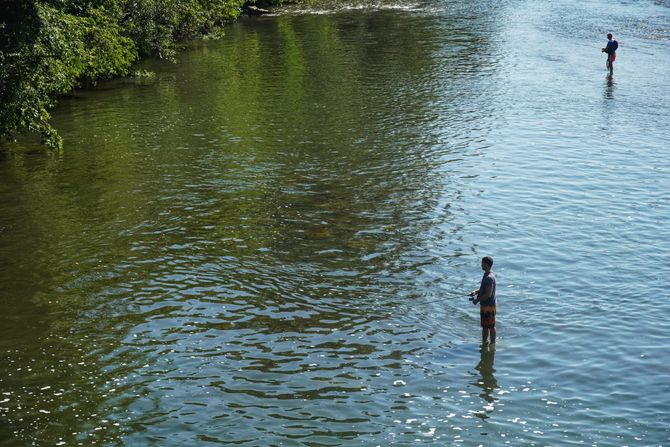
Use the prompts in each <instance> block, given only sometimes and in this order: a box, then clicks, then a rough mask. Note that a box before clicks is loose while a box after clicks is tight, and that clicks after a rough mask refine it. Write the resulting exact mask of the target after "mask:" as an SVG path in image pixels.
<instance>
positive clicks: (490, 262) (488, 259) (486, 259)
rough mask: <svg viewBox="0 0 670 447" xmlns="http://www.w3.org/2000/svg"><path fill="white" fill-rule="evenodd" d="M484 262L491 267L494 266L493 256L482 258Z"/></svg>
mask: <svg viewBox="0 0 670 447" xmlns="http://www.w3.org/2000/svg"><path fill="white" fill-rule="evenodd" d="M482 262H483V263H485V264H486V265H488V266H489V267H493V258H492V257H491V256H484V257H483V258H482Z"/></svg>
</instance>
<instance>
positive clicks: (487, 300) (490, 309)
mask: <svg viewBox="0 0 670 447" xmlns="http://www.w3.org/2000/svg"><path fill="white" fill-rule="evenodd" d="M492 268H493V258H492V257H490V256H485V257H483V258H482V270H484V276H483V277H482V283H481V285H480V286H479V289H477V290H473V291H472V292H470V293H469V294H468V295H470V296H471V297H473V298H472V299H471V301H472V304H474V305H477V304H479V318H480V321H481V325H482V345H484V346H486V345H487V344H488V339H489V335H490V336H491V344H494V343H495V342H496V276H495V274H494V273H493V272H492V271H491V269H492Z"/></svg>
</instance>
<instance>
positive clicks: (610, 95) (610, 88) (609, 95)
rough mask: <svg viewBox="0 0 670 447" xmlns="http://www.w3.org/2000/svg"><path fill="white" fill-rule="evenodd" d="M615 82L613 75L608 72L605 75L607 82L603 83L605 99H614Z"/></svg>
mask: <svg viewBox="0 0 670 447" xmlns="http://www.w3.org/2000/svg"><path fill="white" fill-rule="evenodd" d="M615 86H616V82H614V76H613V75H612V74H611V73H610V74H608V75H607V82H606V85H605V99H614V87H615Z"/></svg>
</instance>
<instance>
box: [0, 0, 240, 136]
mask: <svg viewBox="0 0 670 447" xmlns="http://www.w3.org/2000/svg"><path fill="white" fill-rule="evenodd" d="M252 1H253V0H252ZM244 3H245V0H42V1H38V0H32V1H27V0H0V138H3V137H5V138H7V137H9V138H11V137H12V135H14V134H15V133H16V132H24V133H25V132H38V133H40V134H41V135H42V138H43V140H44V141H45V142H46V143H48V144H49V145H51V146H55V147H59V146H61V145H62V141H61V139H60V137H59V136H58V133H57V132H56V130H55V129H53V128H52V127H51V126H50V124H49V118H50V115H49V109H50V108H51V107H53V105H54V104H55V100H56V98H57V97H58V95H61V94H64V93H67V92H69V91H71V90H72V89H73V88H75V87H77V86H81V85H86V84H90V83H93V82H95V81H96V80H97V79H103V78H109V77H114V76H123V75H126V74H127V73H128V71H129V69H130V67H131V65H132V63H133V62H134V61H136V60H137V59H138V58H139V57H142V56H147V55H153V54H156V55H158V56H160V57H164V58H174V54H175V49H176V45H177V43H178V42H179V41H182V40H185V39H192V38H195V37H198V36H201V35H206V34H208V33H211V32H213V31H215V30H217V29H219V28H220V27H221V26H222V25H223V24H224V23H225V22H226V21H228V20H231V19H235V18H237V16H238V15H239V14H240V11H241V7H242V6H243V4H244Z"/></svg>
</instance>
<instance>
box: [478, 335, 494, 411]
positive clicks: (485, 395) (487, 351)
mask: <svg viewBox="0 0 670 447" xmlns="http://www.w3.org/2000/svg"><path fill="white" fill-rule="evenodd" d="M480 352H481V358H480V360H479V363H478V364H477V366H475V369H476V370H477V371H479V373H480V374H481V375H482V378H481V380H479V381H477V386H478V387H480V388H481V389H482V390H483V391H482V393H481V394H480V396H481V397H482V399H484V401H486V405H485V406H484V410H483V411H480V412H477V413H476V416H477V417H479V418H481V419H488V418H489V417H490V416H489V413H491V412H492V411H493V409H494V407H493V406H494V404H495V402H496V401H497V399H496V398H495V397H493V392H494V391H495V390H497V389H498V382H497V381H496V378H495V376H494V375H493V373H495V372H496V370H495V368H493V361H494V359H495V355H496V352H495V345H492V346H482V349H481V351H480Z"/></svg>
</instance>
